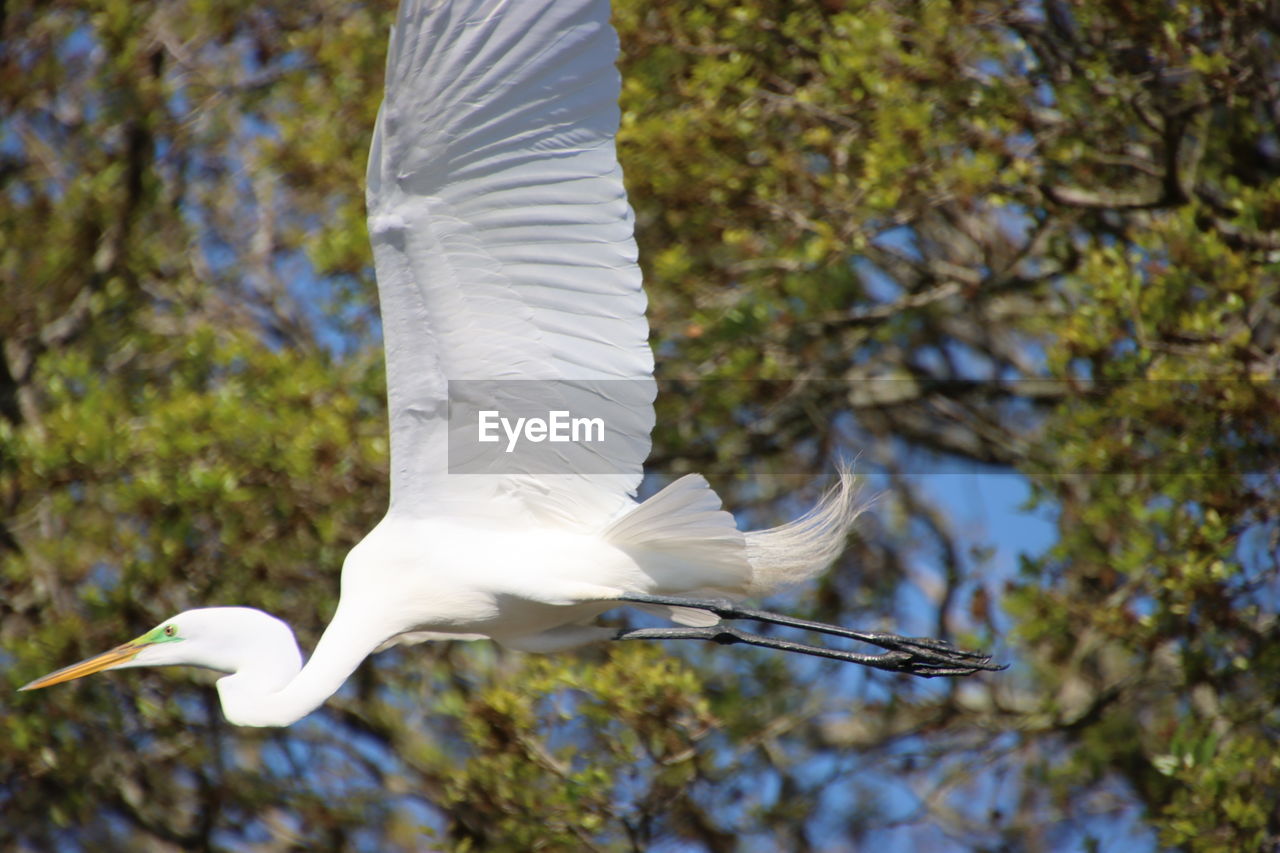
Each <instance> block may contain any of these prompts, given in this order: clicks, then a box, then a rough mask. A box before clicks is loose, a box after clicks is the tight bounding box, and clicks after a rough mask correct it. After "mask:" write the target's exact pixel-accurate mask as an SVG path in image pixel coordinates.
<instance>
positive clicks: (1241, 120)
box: [0, 0, 1280, 851]
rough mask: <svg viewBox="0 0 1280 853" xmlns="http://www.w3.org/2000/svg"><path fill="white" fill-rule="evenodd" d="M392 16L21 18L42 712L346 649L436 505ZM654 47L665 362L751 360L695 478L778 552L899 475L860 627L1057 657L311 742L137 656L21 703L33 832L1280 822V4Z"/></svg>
mask: <svg viewBox="0 0 1280 853" xmlns="http://www.w3.org/2000/svg"><path fill="white" fill-rule="evenodd" d="M392 6H393V4H392V3H391V2H389V0H387V2H377V3H338V2H310V3H297V2H288V3H286V2H278V0H263V1H262V2H254V3H248V2H241V0H219V2H207V0H172V2H165V3H155V4H145V3H136V2H129V0H100V2H56V0H55V2H47V3H38V4H37V3H31V2H17V3H14V2H9V3H4V4H3V5H0V36H2V38H3V42H2V43H0V338H2V340H3V345H4V349H3V359H0V506H3V512H2V513H0V552H2V555H0V560H2V562H0V572H2V574H0V590H2V592H0V660H3V661H4V664H5V670H6V673H7V680H8V683H9V684H10V685H12V686H16V685H18V684H21V683H22V682H24V681H26V680H28V679H29V678H31V677H34V676H35V675H38V674H40V673H41V672H43V671H46V670H47V669H49V668H51V667H52V666H54V665H55V664H59V663H62V662H66V661H69V660H72V659H76V658H77V657H80V656H83V655H86V654H89V653H92V652H95V651H99V650H101V649H103V648H106V647H108V646H110V645H111V644H113V643H116V642H119V641H120V640H121V639H123V638H127V637H129V636H133V635H134V634H136V633H138V632H139V631H140V630H142V629H144V628H146V627H148V626H150V625H152V624H154V623H155V622H157V621H159V620H161V619H163V618H164V617H165V616H167V615H169V614H171V613H173V612H176V611H178V610H181V609H184V608H187V607H190V606H196V605H204V604H233V603H235V604H249V605H253V606H258V607H262V608H264V609H267V610H270V611H272V612H274V613H277V614H278V615H280V616H281V617H282V618H284V619H286V620H287V621H289V622H290V623H291V624H292V625H293V626H295V628H296V630H297V631H298V633H299V636H300V639H301V641H302V643H303V644H304V646H309V645H310V644H311V643H313V642H314V641H315V639H316V637H317V636H318V635H319V632H320V631H321V630H322V628H323V625H324V623H325V621H326V619H327V617H328V615H329V614H330V613H331V612H332V608H333V605H334V600H335V597H336V594H337V569H338V566H339V565H340V563H341V559H342V555H343V554H344V553H345V550H346V549H347V548H349V547H350V546H351V545H352V544H354V543H355V542H356V541H357V540H358V539H359V537H360V536H361V535H362V533H363V531H365V530H367V529H368V527H369V526H371V524H372V523H374V522H375V521H376V519H377V518H378V516H379V513H380V512H381V510H382V508H383V506H384V505H385V494H386V491H385V490H386V487H385V466H386V458H385V457H386V441H385V437H384V421H383V414H382V412H383V403H382V396H381V395H382V384H383V379H382V375H381V361H380V353H379V351H378V339H377V334H376V314H375V311H374V309H375V304H376V303H375V297H374V289H373V281H372V274H371V269H370V263H369V253H368V248H367V241H366V237H365V231H364V224H363V169H364V158H365V151H366V150H367V145H368V138H369V134H370V130H371V126H372V119H373V115H374V113H375V111H376V108H377V103H378V99H379V97H380V86H381V68H382V61H383V56H384V52H385V44H386V34H387V29H388V27H389V23H390V19H391V16H392V13H393V11H394V10H393V8H392ZM615 17H616V21H617V24H618V26H619V30H620V34H621V39H622V43H623V59H622V61H621V63H620V67H621V69H622V71H623V75H624V88H623V126H622V131H621V134H620V137H619V145H620V154H621V156H622V158H623V162H624V167H625V169H626V174H627V180H628V185H629V188H630V190H631V193H632V200H633V204H634V206H635V208H636V211H637V223H638V232H637V233H638V237H639V240H640V243H641V251H642V263H643V264H644V267H645V272H646V280H647V283H648V288H649V293H650V303H651V319H652V322H653V326H654V343H655V347H656V349H657V352H658V354H659V362H660V368H659V370H660V375H661V376H663V377H664V378H666V379H669V380H672V381H673V383H678V382H681V381H689V380H695V379H697V380H701V379H707V378H714V379H720V380H748V381H724V382H717V383H705V384H700V385H697V386H683V387H687V388H690V391H689V392H688V393H672V394H668V395H666V396H664V397H663V398H661V399H660V401H659V406H660V411H659V424H660V427H659V429H658V431H657V432H656V434H655V457H654V463H653V468H654V471H655V476H656V477H659V478H661V477H664V476H669V475H672V474H676V473H680V472H682V471H684V470H707V471H710V472H712V473H713V475H715V476H714V479H715V482H716V485H717V487H718V488H720V489H721V491H722V493H723V494H724V495H725V496H726V498H727V503H729V505H730V506H733V507H740V508H745V510H746V513H747V515H748V516H749V517H750V518H752V519H754V520H758V521H760V522H762V523H763V522H768V521H772V520H776V518H777V517H779V516H781V515H785V514H787V513H788V512H791V511H793V510H794V509H795V508H796V506H797V501H796V500H795V499H792V498H788V497H786V495H787V494H788V493H792V492H799V493H800V494H801V496H802V497H804V496H809V495H812V488H811V486H809V485H808V484H809V483H810V481H811V476H810V475H815V474H817V473H819V472H821V471H822V470H824V469H825V468H827V467H828V466H829V463H830V459H831V456H832V454H836V453H851V452H852V453H861V454H862V457H861V458H862V462H861V464H862V465H863V466H865V467H866V468H867V469H868V470H870V471H876V472H880V473H882V474H883V475H884V478H885V482H886V483H887V484H888V493H887V495H886V496H885V498H884V500H883V501H882V509H881V511H880V512H879V513H877V515H876V517H875V518H873V519H869V520H868V521H867V523H866V525H865V527H864V529H863V530H862V532H861V536H860V537H859V539H858V541H856V542H854V543H852V544H851V548H850V552H849V554H848V555H847V556H846V557H845V558H844V559H843V560H842V562H841V563H840V564H839V565H838V566H837V567H836V569H835V571H833V572H832V574H831V575H830V576H829V577H828V578H827V579H825V580H824V581H823V582H822V584H821V586H820V587H819V588H817V589H816V590H806V593H807V595H808V598H807V599H806V600H809V601H814V602H816V604H814V605H812V608H811V609H812V613H813V614H814V615H815V616H817V617H819V618H824V619H830V620H834V621H842V622H848V623H862V624H867V623H869V622H874V621H875V620H877V619H879V618H885V619H887V620H888V621H889V622H890V623H895V622H899V621H900V620H904V619H905V620H908V621H911V622H912V624H922V623H923V624H925V625H926V626H928V630H930V631H932V632H935V633H942V634H946V635H948V636H953V637H955V638H957V639H958V640H960V641H962V642H966V643H970V644H989V643H992V642H995V641H996V639H997V637H1000V636H1007V638H1008V640H1009V642H1008V645H1007V646H1005V647H1004V648H1003V651H1002V654H1004V655H1005V656H1007V657H1008V658H1009V659H1010V660H1012V661H1014V662H1015V666H1014V668H1013V669H1012V670H1011V671H1010V672H1009V673H1006V674H1004V675H1000V676H997V677H993V678H983V679H973V680H969V681H966V682H965V683H963V684H959V683H952V684H942V685H935V684H925V683H922V682H910V681H905V680H902V679H892V678H887V677H885V678H881V677H878V676H874V675H865V674H862V673H855V674H850V673H847V672H843V671H840V670H839V669H838V668H833V667H828V666H825V665H822V664H815V663H813V662H809V661H795V660H780V659H778V658H777V657H776V656H769V655H766V654H761V655H751V654H745V653H744V654H738V653H736V652H735V653H734V654H726V653H720V654H708V653H704V652H703V651H702V650H699V649H682V650H677V649H670V648H637V647H622V648H610V649H600V650H588V651H585V652H583V653H581V654H578V655H566V656H560V657H553V658H537V657H524V656H518V655H512V654H504V653H502V652H500V651H499V650H496V649H493V648H491V647H489V646H488V645H487V644H466V645H449V644H439V645H434V646H420V647H414V648H409V649H401V650H396V651H392V652H388V653H384V654H382V655H379V656H376V657H375V658H373V659H371V660H370V662H369V663H367V664H366V665H365V666H364V667H363V668H362V669H361V670H360V671H359V672H358V673H357V675H356V676H355V677H354V678H353V680H352V682H351V683H350V684H348V686H347V687H346V688H345V689H344V690H343V692H342V693H340V694H339V696H338V697H336V698H335V700H333V701H332V702H331V703H329V704H328V705H327V706H325V708H324V709H322V710H321V711H319V712H317V713H316V714H315V715H313V716H312V717H311V718H309V719H308V720H307V721H305V722H304V723H303V724H301V725H299V726H295V727H294V728H291V729H288V730H285V731H281V732H256V731H246V730H239V729H234V728H231V727H228V726H227V725H226V724H225V723H224V722H223V721H222V719H221V717H220V714H219V711H218V708H217V702H216V695H215V694H214V692H213V690H212V687H211V678H210V677H208V676H202V675H200V674H195V673H191V672H178V671H156V672H146V671H136V672H131V673H127V674H120V675H117V676H114V677H108V676H103V677H100V678H95V679H89V680H86V681H85V682H83V683H78V684H76V685H74V686H71V687H66V688H62V689H61V690H59V691H58V692H57V693H49V694H33V695H21V696H18V695H14V694H10V695H9V698H6V699H5V700H4V701H3V702H0V815H3V819H2V820H0V846H2V847H4V848H6V849H18V850H23V849H27V850H46V849H63V850H81V849H90V848H97V849H108V850H114V849H140V848H150V849H263V850H269V849H270V850H275V849H317V848H322V849H368V850H395V849H403V850H418V849H424V848H441V849H459V850H528V849H543V850H580V849H592V848H595V849H605V850H614V849H619V850H622V849H645V848H648V847H650V846H655V845H659V844H668V845H678V846H680V849H699V850H702V849H705V850H714V851H719V850H732V849H760V850H767V849H789V850H805V849H848V847H849V845H851V844H855V843H864V844H877V845H882V844H890V845H891V846H892V845H894V844H896V845H898V846H899V847H901V848H902V849H914V848H919V847H921V846H926V845H934V846H945V845H948V844H951V845H960V846H973V847H985V848H988V849H997V848H1016V849H1056V848H1059V847H1072V848H1078V847H1082V846H1084V847H1087V846H1090V845H1102V846H1104V847H1107V846H1114V845H1117V844H1119V845H1128V846H1136V847H1139V848H1141V847H1144V846H1145V847H1150V846H1154V845H1164V846H1172V847H1179V848H1186V849H1194V850H1223V851H1228V850H1250V849H1265V848H1266V847H1268V846H1274V845H1275V844H1276V843H1277V842H1280V813H1278V812H1277V806H1276V803H1277V802H1280V749H1278V748H1277V747H1276V743H1277V737H1278V735H1280V731H1278V729H1280V714H1278V713H1277V711H1276V709H1275V702H1274V696H1275V685H1276V684H1277V683H1280V642H1278V640H1280V636H1278V634H1280V627H1278V625H1277V619H1276V610H1277V599H1278V597H1280V579H1278V576H1277V569H1278V566H1277V561H1278V560H1280V557H1278V554H1280V542H1278V539H1280V532H1278V528H1277V515H1278V514H1280V483H1278V482H1277V472H1278V471H1280V466H1277V455H1278V454H1277V441H1278V439H1277V427H1276V424H1277V423H1280V393H1277V391H1278V386H1277V384H1276V373H1277V368H1278V367H1280V352H1278V350H1277V337H1278V336H1280V307H1278V306H1280V292H1278V291H1280V288H1278V287H1277V265H1278V264H1280V181H1278V180H1277V178H1278V177H1280V134H1278V133H1277V117H1278V116H1280V66H1277V65H1276V64H1275V62H1274V56H1275V49H1276V45H1277V36H1278V35H1280V17H1278V16H1277V14H1276V10H1275V8H1274V4H1272V3H1269V2H1261V0H1239V1H1238V2H1233V3H1220V2H1211V1H1210V0H1204V2H1191V0H1173V2H1167V3H1138V2H1120V3H1116V2H1105V3H1104V2H1101V0H1082V2H1078V3H1071V4H1068V3H1064V2H1060V0H1048V2H1045V3H1041V4H1011V3H997V2H982V1H981V0H967V2H959V0H957V2H891V1H890V0H823V2H814V3H806V4H797V3H784V2H769V0H747V1H746V2H726V1H725V0H707V2H701V3H696V4H695V3H686V2H680V3H677V2H664V0H648V2H640V0H618V2H617V3H615ZM765 380H768V381H765ZM922 460H924V461H922ZM937 460H949V461H950V462H951V463H959V462H962V463H968V464H975V465H981V466H983V468H982V470H986V471H996V472H1017V473H1019V474H1021V475H1023V476H1024V477H1026V478H1027V479H1028V481H1029V482H1030V483H1031V484H1032V487H1033V500H1034V502H1035V503H1036V505H1037V507H1038V508H1039V510H1040V511H1041V512H1043V513H1048V514H1049V516H1050V517H1051V518H1052V519H1053V521H1054V524H1055V526H1056V529H1057V538H1056V541H1055V542H1054V543H1053V545H1052V547H1051V548H1050V549H1049V550H1048V551H1047V553H1045V554H1043V555H1037V556H1034V557H1029V558H1027V559H1025V560H1024V561H1023V565H1022V568H1021V570H1020V572H1019V573H1018V574H1017V575H1016V576H1011V577H1001V578H995V577H991V576H989V575H988V574H987V573H985V572H984V569H986V568H988V567H989V566H988V562H987V560H986V558H985V557H984V550H983V549H982V548H975V547H972V544H973V541H974V537H975V535H978V536H979V538H984V537H985V539H986V541H988V542H995V541H997V540H998V539H999V537H1000V532H999V531H994V532H988V533H986V534H980V535H979V534H974V533H973V532H972V531H967V530H963V529H961V528H960V527H959V526H958V524H957V522H956V520H955V519H952V518H950V517H948V515H947V514H946V512H945V511H944V510H943V509H942V508H940V507H939V506H938V505H937V504H936V503H935V502H934V501H932V500H931V499H930V498H929V497H928V493H927V491H926V490H925V489H923V488H922V487H921V481H922V480H927V478H921V477H913V476H905V475H907V474H918V473H920V472H921V471H922V470H928V466H930V465H933V464H935V463H936V461H937ZM922 466H923V467H922ZM744 468H746V469H749V470H750V471H751V473H752V475H753V476H751V477H740V476H737V474H738V473H739V472H740V471H741V470H742V469H744ZM925 558H928V559H929V560H931V561H932V565H933V568H931V569H930V570H927V571H924V572H923V573H922V570H921V569H920V568H918V567H919V565H920V564H921V561H922V559H925ZM788 603H789V604H790V606H792V607H795V606H797V602H796V601H789V602H788ZM922 613H923V616H922Z"/></svg>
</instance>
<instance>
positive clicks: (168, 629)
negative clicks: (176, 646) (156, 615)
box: [164, 625, 178, 637]
mask: <svg viewBox="0 0 1280 853" xmlns="http://www.w3.org/2000/svg"><path fill="white" fill-rule="evenodd" d="M176 633H178V626H177V625H165V626H164V635H165V636H166V637H172V636H173V635H174V634H176Z"/></svg>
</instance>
